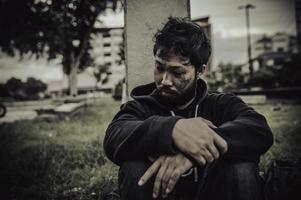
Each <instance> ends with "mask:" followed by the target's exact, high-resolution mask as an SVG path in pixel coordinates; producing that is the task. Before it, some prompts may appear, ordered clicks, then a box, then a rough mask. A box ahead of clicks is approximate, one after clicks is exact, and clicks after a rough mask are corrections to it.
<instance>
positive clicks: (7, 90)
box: [0, 77, 47, 100]
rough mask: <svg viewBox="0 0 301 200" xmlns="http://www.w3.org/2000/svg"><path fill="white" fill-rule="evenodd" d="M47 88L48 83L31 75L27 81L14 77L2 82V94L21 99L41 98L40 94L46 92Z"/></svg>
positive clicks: (0, 93)
mask: <svg viewBox="0 0 301 200" xmlns="http://www.w3.org/2000/svg"><path fill="white" fill-rule="evenodd" d="M46 89H47V85H46V84H45V83H43V82H42V81H40V80H37V79H35V78H32V77H29V78H28V79H27V80H26V82H22V81H21V80H20V79H17V78H14V77H13V78H10V79H9V80H8V81H7V82H6V83H5V84H1V87H0V96H1V97H12V98H14V99H19V100H30V99H39V98H40V97H39V94H40V93H44V92H45V91H46Z"/></svg>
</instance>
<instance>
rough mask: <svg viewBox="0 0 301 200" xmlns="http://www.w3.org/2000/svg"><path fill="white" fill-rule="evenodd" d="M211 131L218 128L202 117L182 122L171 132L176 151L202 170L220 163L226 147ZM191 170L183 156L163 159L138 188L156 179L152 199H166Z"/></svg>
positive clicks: (161, 157)
mask: <svg viewBox="0 0 301 200" xmlns="http://www.w3.org/2000/svg"><path fill="white" fill-rule="evenodd" d="M212 128H216V126H215V125H214V124H213V123H212V122H210V121H208V120H206V119H204V118H201V117H198V118H191V119H180V120H179V121H178V122H177V123H176V125H175V127H174V129H173V132H172V139H173V142H174V144H175V145H176V147H177V148H178V149H179V150H180V151H182V152H183V153H185V154H187V155H189V156H190V157H192V158H193V159H194V160H195V161H197V162H198V163H199V164H200V165H201V166H204V165H206V163H210V162H212V161H213V160H215V159H218V158H219V156H220V153H222V154H223V153H225V152H227V143H226V141H225V140H224V139H223V138H221V137H220V136H219V135H218V134H217V133H216V132H215V131H213V130H212ZM191 167H192V162H191V161H190V160H189V159H188V158H187V157H185V156H184V155H183V154H182V153H179V154H177V155H161V156H160V157H159V158H157V159H156V160H155V161H154V162H153V164H152V165H151V166H150V167H149V168H148V170H147V171H146V172H145V173H144V175H143V176H142V177H141V178H140V180H139V183H138V185H140V186H142V185H144V184H145V183H146V182H147V181H148V180H149V179H150V178H151V177H153V176H155V175H156V178H155V182H154V188H153V197H154V198H157V197H158V196H159V194H160V190H161V194H162V196H163V197H166V196H167V194H168V193H170V192H171V191H172V190H173V188H174V186H175V184H176V183H177V181H178V179H179V178H180V176H181V175H182V174H184V173H185V172H187V171H188V170H189V169H190V168H191Z"/></svg>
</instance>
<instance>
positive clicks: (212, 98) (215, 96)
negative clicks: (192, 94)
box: [205, 91, 243, 104]
mask: <svg viewBox="0 0 301 200" xmlns="http://www.w3.org/2000/svg"><path fill="white" fill-rule="evenodd" d="M205 99H206V101H207V102H208V101H209V102H215V103H218V104H227V103H229V102H231V101H241V102H243V101H242V99H241V98H240V97H239V96H237V95H236V94H234V93H222V92H216V91H209V92H208V93H207V96H206V98H205Z"/></svg>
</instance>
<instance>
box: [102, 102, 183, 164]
mask: <svg viewBox="0 0 301 200" xmlns="http://www.w3.org/2000/svg"><path fill="white" fill-rule="evenodd" d="M147 109H149V108H146V107H145V106H143V105H141V104H140V103H139V102H137V101H130V102H127V103H126V104H124V105H123V106H121V109H120V111H119V112H118V113H117V114H116V116H115V117H114V119H113V121H112V122H111V123H110V124H109V126H108V128H107V130H106V135H105V138H104V149H105V152H106V155H107V156H108V158H109V159H110V160H112V161H113V162H114V163H116V164H118V165H120V164H121V163H122V162H123V161H125V160H131V159H144V158H147V156H153V157H157V156H159V155H162V154H175V153H176V151H175V149H174V148H173V143H172V139H171V133H172V129H173V127H174V124H175V123H176V122H177V121H178V120H179V119H180V117H172V116H170V117H162V116H148V115H149V114H147Z"/></svg>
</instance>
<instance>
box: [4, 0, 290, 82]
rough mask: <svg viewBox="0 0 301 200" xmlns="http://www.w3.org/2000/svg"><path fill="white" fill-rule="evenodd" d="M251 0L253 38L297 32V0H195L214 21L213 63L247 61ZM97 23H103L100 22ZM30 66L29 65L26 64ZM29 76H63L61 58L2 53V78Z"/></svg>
mask: <svg viewBox="0 0 301 200" xmlns="http://www.w3.org/2000/svg"><path fill="white" fill-rule="evenodd" d="M247 3H251V4H253V5H255V6H256V8H255V9H252V10H250V21H251V34H252V35H251V39H252V42H254V41H255V40H256V39H258V38H259V37H261V36H262V35H263V34H268V35H273V34H275V33H277V32H283V31H285V32H288V33H291V34H295V31H296V24H295V10H294V0H191V1H190V5H191V17H192V19H195V18H198V17H204V16H209V17H210V22H211V24H212V32H213V38H212V45H213V57H212V58H213V65H217V64H218V63H220V62H223V63H229V62H231V63H234V64H242V63H246V61H247V51H246V49H247V47H246V44H247V41H246V19H245V11H244V10H239V9H238V6H241V5H245V4H247ZM101 19H102V21H103V25H104V26H109V27H115V26H123V24H124V23H123V12H122V13H119V14H113V13H112V12H107V13H105V14H104V15H102V16H101ZM96 26H101V25H100V24H97V25H96ZM25 66H26V67H25ZM12 76H14V77H18V78H21V79H23V80H25V79H26V78H27V77H29V76H35V77H37V78H39V79H42V80H43V81H45V82H48V81H51V80H58V79H61V78H62V77H63V74H62V68H61V66H60V64H59V61H58V60H56V61H51V62H50V63H49V62H48V61H46V60H45V59H40V60H35V59H24V60H22V61H20V60H19V58H10V57H7V56H6V55H5V54H3V53H0V82H4V81H6V80H7V79H9V78H10V77H12Z"/></svg>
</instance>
